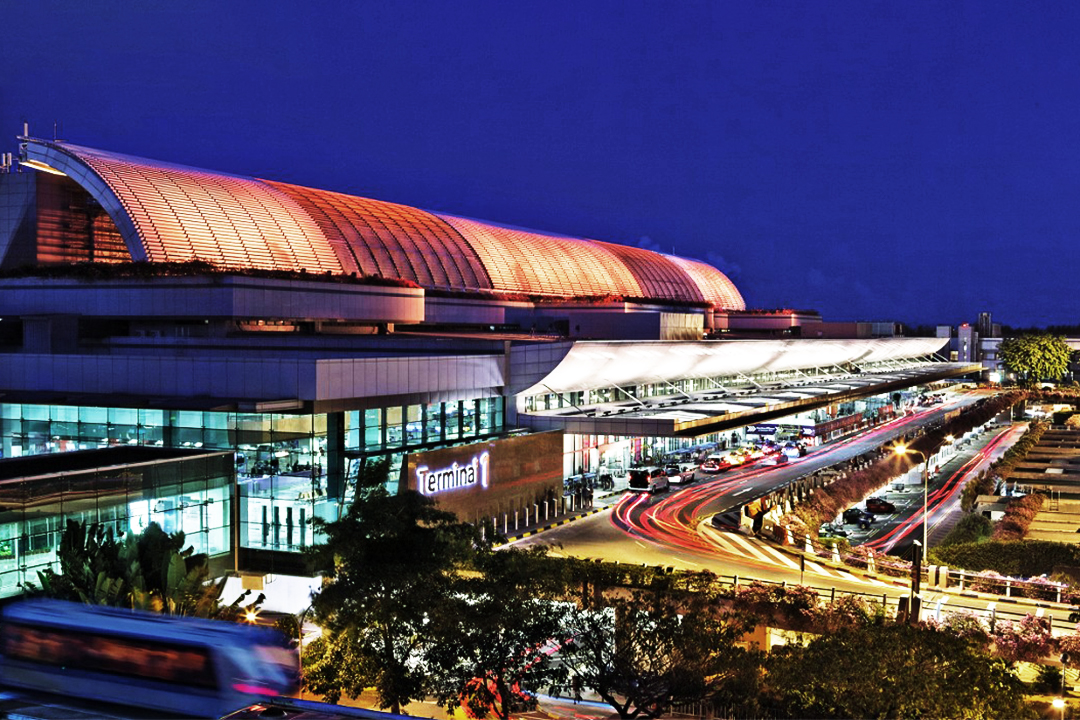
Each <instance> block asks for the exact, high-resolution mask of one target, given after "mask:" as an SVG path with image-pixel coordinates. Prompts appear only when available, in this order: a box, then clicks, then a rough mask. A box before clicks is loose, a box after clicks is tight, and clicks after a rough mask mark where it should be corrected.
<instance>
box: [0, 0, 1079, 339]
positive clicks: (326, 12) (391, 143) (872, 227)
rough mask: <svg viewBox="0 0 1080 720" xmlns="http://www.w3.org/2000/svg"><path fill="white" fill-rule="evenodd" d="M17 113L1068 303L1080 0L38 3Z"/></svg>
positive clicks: (759, 277)
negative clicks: (1045, 0)
mask: <svg viewBox="0 0 1080 720" xmlns="http://www.w3.org/2000/svg"><path fill="white" fill-rule="evenodd" d="M4 35H5V37H4V40H3V41H2V42H0V69H2V73H0V131H2V132H4V133H7V135H6V138H7V139H6V140H4V139H3V138H4V137H5V136H4V135H2V134H0V149H3V146H4V145H5V144H6V145H7V148H6V149H10V150H14V149H15V135H16V134H18V133H19V132H20V131H21V128H22V122H23V121H24V120H25V121H29V122H30V130H31V134H33V135H36V136H39V137H52V136H53V132H54V130H53V128H54V123H57V125H56V127H57V131H56V133H57V135H58V136H59V137H61V138H62V139H66V140H69V141H71V142H76V143H80V144H84V145H89V146H92V147H101V148H105V149H109V150H114V151H118V152H126V153H130V154H134V155H143V156H146V157H151V158H156V159H160V160H168V161H172V162H178V163H184V164H189V165H195V166H198V167H206V168H211V169H216V170H223V171H229V172H235V173H241V174H246V175H254V176H257V177H265V178H269V179H275V180H283V181H287V182H293V183H298V184H302V185H309V186H314V187H321V188H328V189H332V190H337V191H341V192H348V193H354V194H360V195H365V196H369V197H375V198H380V199H385V200H392V201H395V202H401V203H406V204H410V205H415V206H418V207H423V208H427V209H431V210H436V211H443V212H451V213H456V214H460V215H466V216H470V217H476V218H482V219H487V220H493V221H498V222H503V223H507V224H513V225H519V226H524V227H531V228H536V229H541V230H550V231H556V232H562V233H566V234H572V235H582V236H586V237H593V238H598V239H602V240H610V241H614V242H622V243H627V244H634V245H642V246H644V247H649V248H651V249H656V250H660V251H663V252H672V251H674V252H675V253H676V254H679V255H685V256H688V257H694V258H698V259H701V260H705V261H708V262H711V263H713V264H714V265H716V266H717V267H719V268H721V269H722V270H724V271H725V272H727V273H728V274H729V275H730V276H731V277H732V279H733V280H734V281H735V283H736V284H737V285H738V286H739V288H740V289H741V290H742V292H743V294H744V296H745V297H746V300H747V303H748V305H750V306H752V307H764V308H768V307H793V308H813V309H817V310H820V311H821V312H822V314H823V315H824V316H825V318H826V319H830V320H855V319H864V320H871V319H888V320H900V321H904V322H909V323H916V324H917V323H938V322H941V323H957V322H964V321H971V322H973V321H974V320H975V318H976V315H977V313H978V312H980V311H991V312H993V313H994V316H995V319H996V320H1000V321H1002V322H1005V323H1007V324H1011V325H1030V324H1036V325H1045V324H1050V323H1076V322H1080V312H1078V310H1077V304H1076V303H1075V302H1074V300H1073V296H1074V286H1075V281H1074V278H1075V276H1076V274H1077V270H1078V264H1080V263H1078V262H1077V260H1076V252H1075V250H1074V246H1075V242H1076V238H1077V236H1078V230H1080V203H1078V202H1077V197H1078V195H1080V163H1078V162H1077V157H1076V156H1077V155H1078V150H1077V143H1078V138H1080V133H1078V132H1077V131H1078V129H1080V128H1078V126H1080V82H1078V80H1077V79H1078V78H1080V43H1077V42H1076V38H1077V37H1080V4H1076V3H1064V2H1062V3H1037V4H1028V3H1016V2H1013V3H1004V2H992V1H987V2H978V3H976V2H948V3H921V2H903V3H895V2H893V3H877V2H868V1H866V0H862V1H859V2H847V1H846V0H843V1H842V0H833V1H830V2H826V3H821V2H796V1H795V0H791V1H787V2H758V1H755V2H752V3H745V2H722V1H718V0H714V1H711V2H692V1H689V0H686V1H679V0H671V1H666V0H665V1H656V2H634V1H632V0H623V1H618V2H615V1H612V2H608V1H604V0H586V1H582V0H576V1H574V2H563V1H561V0H544V1H543V2H524V1H523V2H517V1H515V2H506V1H505V0H492V1H491V2H479V1H474V0H459V1H455V2H450V1H445V2H439V1H436V0H430V1H426V2H420V1H414V0H394V1H393V2H390V1H389V0H388V1H386V2H363V1H355V2H337V3H335V2H318V1H313V2H303V3H301V2H284V1H281V2H265V1H264V2H247V1H239V0H238V1H235V2H234V1H231V0H230V1H228V2H222V1H221V0H215V1H212V2H211V1H206V0H185V1H184V2H175V3H174V2H164V1H159V2H146V1H141V0H140V1H135V0H132V1H130V2H119V1H116V0H98V1H96V2H92V3H84V2H76V1H75V0H72V1H70V2H55V1H49V0H43V1H39V2H36V3H25V4H23V5H21V6H20V7H19V9H18V11H17V12H10V13H9V22H8V23H7V28H6V32H5V34H4Z"/></svg>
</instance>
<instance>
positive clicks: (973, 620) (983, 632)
mask: <svg viewBox="0 0 1080 720" xmlns="http://www.w3.org/2000/svg"><path fill="white" fill-rule="evenodd" d="M940 625H941V627H942V628H944V629H945V630H948V631H949V632H951V633H953V634H954V635H958V636H960V637H962V638H965V639H967V640H971V641H972V642H975V643H977V644H979V645H982V646H984V647H985V646H989V645H990V632H989V631H988V630H987V629H986V626H985V625H983V622H982V620H981V619H979V617H978V616H976V615H975V614H974V613H972V612H968V611H963V612H955V613H948V614H947V615H946V616H945V620H944V621H942V622H941V623H940Z"/></svg>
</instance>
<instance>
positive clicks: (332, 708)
mask: <svg viewBox="0 0 1080 720" xmlns="http://www.w3.org/2000/svg"><path fill="white" fill-rule="evenodd" d="M418 717H424V716H423V715H395V714H394V713H389V712H382V711H380V710H368V709H365V708H357V707H348V706H346V705H331V704H330V703H323V702H313V701H311V700H296V699H293V698H277V699H275V700H270V701H267V702H259V703H253V704H251V705H248V706H247V707H243V708H240V709H239V710H237V711H235V712H231V713H229V714H228V715H223V716H221V718H220V719H219V720H267V719H268V718H274V720H353V718H363V720H416V719H417V718H418Z"/></svg>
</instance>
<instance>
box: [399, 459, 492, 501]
mask: <svg viewBox="0 0 1080 720" xmlns="http://www.w3.org/2000/svg"><path fill="white" fill-rule="evenodd" d="M488 472H489V471H488V454H487V453H486V452H482V453H480V454H479V455H473V457H472V458H471V459H470V460H469V462H467V463H465V464H461V463H457V462H455V463H453V464H452V465H450V467H444V468H438V469H435V470H430V469H428V467H427V466H426V465H421V466H419V467H418V468H416V487H417V489H418V490H419V491H420V492H421V493H423V494H424V495H438V494H439V493H443V492H447V491H449V490H458V489H460V488H465V487H472V486H474V485H479V486H480V487H483V488H486V487H487V486H488V481H489V479H490V478H489V477H488Z"/></svg>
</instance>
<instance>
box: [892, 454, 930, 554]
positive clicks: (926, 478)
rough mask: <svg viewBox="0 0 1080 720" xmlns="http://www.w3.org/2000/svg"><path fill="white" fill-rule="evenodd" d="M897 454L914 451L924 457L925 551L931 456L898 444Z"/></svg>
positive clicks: (924, 547)
mask: <svg viewBox="0 0 1080 720" xmlns="http://www.w3.org/2000/svg"><path fill="white" fill-rule="evenodd" d="M893 449H894V450H895V452H896V454H897V455H907V454H908V453H914V454H916V455H918V456H919V457H921V458H922V459H923V472H922V481H923V486H922V491H923V495H922V513H923V515H922V546H923V550H924V551H925V550H926V549H927V548H928V547H929V546H928V545H927V544H926V526H927V523H928V522H929V517H927V504H928V500H929V497H930V495H929V488H930V458H928V457H926V455H925V454H924V453H922V452H921V451H919V450H912V449H911V448H909V447H908V446H907V445H903V444H900V445H897V446H896V447H895V448H893Z"/></svg>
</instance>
